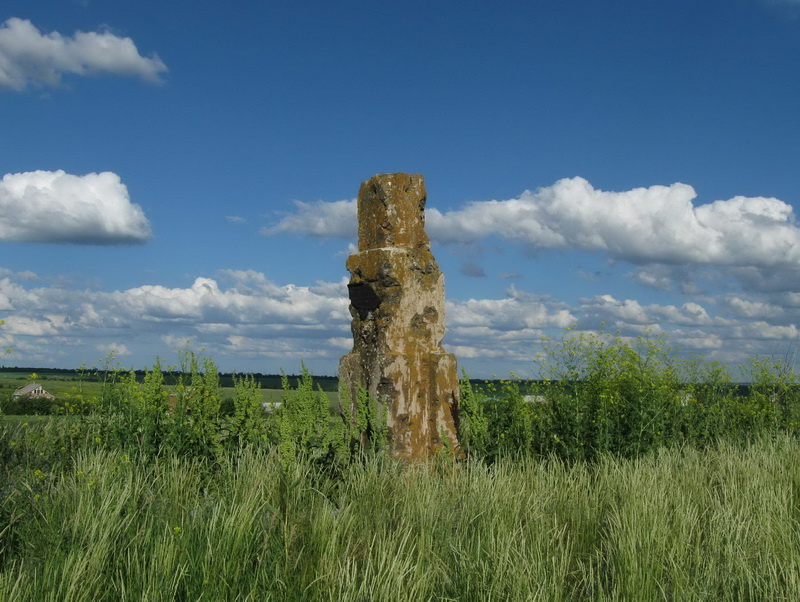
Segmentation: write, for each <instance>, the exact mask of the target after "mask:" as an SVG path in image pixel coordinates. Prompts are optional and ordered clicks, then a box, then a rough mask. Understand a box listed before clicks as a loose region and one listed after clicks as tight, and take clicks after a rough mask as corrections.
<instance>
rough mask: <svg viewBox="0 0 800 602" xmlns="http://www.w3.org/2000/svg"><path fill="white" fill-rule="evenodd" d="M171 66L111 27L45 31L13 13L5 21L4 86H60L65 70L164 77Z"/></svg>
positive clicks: (0, 58)
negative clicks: (145, 53) (70, 33)
mask: <svg viewBox="0 0 800 602" xmlns="http://www.w3.org/2000/svg"><path fill="white" fill-rule="evenodd" d="M165 71H167V66H166V65H165V64H164V62H163V61H162V60H161V59H160V58H159V57H158V55H156V54H153V55H152V56H150V57H144V56H142V55H141V54H139V51H138V49H137V48H136V45H135V44H134V43H133V40H131V39H130V38H123V37H119V36H116V35H114V34H113V33H111V32H109V31H100V32H95V31H89V32H84V31H76V32H75V34H74V35H73V36H71V37H70V36H63V35H61V34H60V33H58V32H55V31H54V32H51V33H46V34H43V33H42V32H40V31H39V30H38V29H37V28H36V27H35V26H34V25H33V23H31V22H30V21H28V20H27V19H19V18H16V17H12V18H10V19H8V20H7V21H6V22H5V23H3V25H2V26H0V88H3V87H5V88H10V89H12V90H17V91H20V90H24V89H26V88H27V87H28V86H29V85H31V84H36V85H48V86H57V85H59V84H60V83H61V76H62V74H65V73H69V74H74V75H88V74H93V73H98V74H116V75H133V76H138V77H140V78H142V79H144V80H146V81H150V82H158V81H160V74H161V73H163V72H165Z"/></svg>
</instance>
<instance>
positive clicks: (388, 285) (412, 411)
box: [339, 173, 459, 459]
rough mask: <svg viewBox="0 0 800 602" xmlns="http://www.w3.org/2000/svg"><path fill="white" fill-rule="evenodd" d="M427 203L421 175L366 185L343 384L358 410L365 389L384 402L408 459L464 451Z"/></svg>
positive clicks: (393, 440)
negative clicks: (445, 345) (460, 448)
mask: <svg viewBox="0 0 800 602" xmlns="http://www.w3.org/2000/svg"><path fill="white" fill-rule="evenodd" d="M425 200H426V193H425V183H424V180H423V178H422V176H421V175H414V174H404V173H396V174H382V175H377V176H373V177H372V178H370V179H369V180H367V181H365V182H363V183H362V184H361V190H360V191H359V193H358V252H357V253H354V254H353V255H351V256H350V257H349V258H348V259H347V269H348V270H349V272H350V284H348V289H349V293H350V314H351V315H352V317H353V321H352V331H353V351H352V352H350V353H348V354H347V355H345V356H344V357H343V358H342V359H341V363H340V366H339V377H340V380H341V382H342V383H343V384H344V386H345V389H346V391H347V392H348V394H349V395H350V397H351V399H350V403H351V404H354V403H355V398H356V395H357V392H358V390H359V388H362V389H365V390H366V391H367V392H368V393H369V394H370V395H371V396H372V398H373V399H374V400H376V401H377V403H378V404H379V406H380V407H381V408H382V409H383V410H384V414H385V417H386V422H387V426H388V430H389V445H390V447H391V449H392V452H393V454H394V455H395V456H396V457H398V458H404V459H423V458H426V457H428V456H429V455H430V454H431V453H433V452H435V451H437V450H438V449H441V448H442V447H444V446H447V445H449V446H452V447H453V448H454V449H455V450H457V449H458V438H457V434H456V426H455V423H454V415H455V413H456V408H457V404H458V399H459V388H458V374H457V371H456V358H455V356H454V355H452V354H450V353H445V351H444V349H443V348H442V345H441V342H442V337H443V336H444V329H445V325H444V276H443V275H442V272H441V271H440V270H439V266H438V265H437V263H436V259H435V258H434V256H433V253H431V248H430V241H429V239H428V235H427V234H426V233H425V213H424V210H425ZM342 403H346V401H345V400H342Z"/></svg>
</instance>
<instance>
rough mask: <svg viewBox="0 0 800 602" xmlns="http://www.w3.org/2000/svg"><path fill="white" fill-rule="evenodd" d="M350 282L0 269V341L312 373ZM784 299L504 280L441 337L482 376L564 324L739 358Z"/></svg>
mask: <svg viewBox="0 0 800 602" xmlns="http://www.w3.org/2000/svg"><path fill="white" fill-rule="evenodd" d="M346 282H347V280H346V279H345V278H343V279H341V280H340V281H338V282H317V283H316V284H315V285H314V286H296V285H293V284H289V285H282V286H281V285H277V284H275V283H274V282H272V281H271V280H270V279H269V278H268V277H267V276H266V275H265V274H263V273H261V272H257V271H254V270H224V271H221V272H220V273H219V274H218V275H217V276H216V277H215V278H206V277H198V278H196V279H195V280H194V282H193V283H192V284H191V285H190V286H188V287H186V288H180V287H164V286H155V285H144V286H139V287H135V288H132V289H127V290H122V291H113V292H105V291H91V290H76V289H71V288H64V287H62V286H58V285H52V284H50V285H48V284H45V283H42V282H41V281H40V279H39V277H38V276H37V275H36V274H32V273H15V272H13V271H11V270H8V269H4V268H0V311H2V312H4V313H5V315H6V318H5V319H6V324H5V326H4V327H3V329H2V330H0V346H2V347H13V348H14V349H15V352H16V353H18V354H19V355H22V356H24V357H26V358H29V360H30V361H32V362H35V361H37V360H40V361H42V360H44V358H53V357H54V355H55V357H56V358H58V357H60V358H62V362H68V361H69V358H70V357H72V356H74V355H80V354H85V353H86V351H85V349H86V348H89V349H92V350H96V352H98V355H99V354H100V353H107V352H109V351H110V350H112V349H113V350H114V351H116V355H117V356H126V355H133V354H137V355H141V353H142V350H146V349H150V348H152V346H153V340H158V341H160V344H161V345H163V346H165V347H166V348H168V349H169V350H171V351H174V350H176V349H178V348H181V347H183V346H184V345H186V343H187V342H188V343H189V344H190V346H192V347H193V348H205V349H210V350H213V355H214V357H215V358H216V359H218V360H220V361H222V362H223V363H224V364H227V365H228V366H229V367H230V366H231V365H232V366H233V369H237V370H242V369H243V367H242V364H243V363H245V364H247V363H249V362H252V361H263V360H264V359H272V360H273V361H281V362H289V363H290V364H291V365H290V366H287V368H289V369H292V368H296V367H297V366H298V365H299V362H300V361H301V360H302V361H305V362H307V363H308V364H309V365H310V366H312V367H316V368H317V370H318V373H331V367H332V366H335V365H336V362H337V361H338V358H339V357H340V356H341V355H343V354H344V353H345V352H346V351H347V350H348V349H349V348H350V346H351V345H352V339H351V336H350V329H349V326H350V315H349V312H348V301H347V293H346ZM781 303H782V305H781V306H780V308H778V307H777V306H774V305H770V304H769V303H766V302H763V301H754V300H750V299H747V298H746V297H742V296H737V295H732V294H729V295H725V296H722V297H720V298H719V299H717V300H714V301H712V300H708V301H707V302H706V303H705V304H704V305H701V304H700V303H696V302H687V303H684V304H682V305H672V304H659V303H650V304H643V303H641V302H639V301H637V300H635V299H618V298H616V297H614V296H612V295H610V294H605V295H596V296H594V297H587V298H582V299H580V300H579V302H578V303H576V304H574V305H569V304H566V303H564V302H562V301H559V300H557V299H554V298H552V297H551V296H549V295H533V294H529V293H526V292H523V291H520V290H518V289H517V288H516V287H515V286H513V285H512V286H510V287H509V288H508V289H507V290H506V291H505V294H504V295H503V296H502V297H501V298H493V299H485V298H484V299H481V298H469V299H466V300H458V299H448V301H447V335H446V337H445V341H444V342H445V345H446V347H447V348H448V349H449V350H451V351H453V352H454V353H456V354H457V355H458V356H459V357H460V358H462V359H463V360H465V361H466V362H469V361H470V360H479V361H480V365H481V366H483V369H482V370H481V373H482V374H483V373H485V372H486V369H487V367H488V366H495V367H496V366H504V367H505V370H508V369H514V370H520V369H522V370H527V369H530V368H532V358H533V355H534V354H533V353H532V351H533V349H534V347H535V346H536V345H537V344H539V343H541V339H542V337H543V336H548V335H549V334H552V333H553V332H564V331H565V329H567V328H569V327H574V328H575V329H576V330H578V331H591V330H597V329H602V328H611V329H616V330H619V331H620V333H621V334H622V335H623V336H636V335H639V334H647V333H649V334H652V335H659V334H669V335H670V342H671V343H674V344H677V345H680V346H685V347H686V348H687V349H692V350H695V351H697V350H700V351H704V352H710V353H713V354H714V356H715V357H716V358H717V359H720V360H723V361H731V362H734V363H736V362H741V361H742V360H744V359H746V358H748V357H752V355H753V354H755V353H758V352H760V351H763V350H764V349H765V348H767V349H769V347H770V346H775V345H780V344H782V342H784V341H787V340H795V339H797V338H798V337H800V329H798V328H797V327H796V326H795V321H796V318H797V315H798V312H800V295H796V296H795V298H794V299H790V298H788V297H784V298H782V299H781ZM778 309H779V311H778ZM604 324H605V325H606V326H603V325H604ZM154 359H155V357H153V356H150V357H149V360H150V361H152V360H154ZM229 369H230V368H229ZM485 375H488V374H485Z"/></svg>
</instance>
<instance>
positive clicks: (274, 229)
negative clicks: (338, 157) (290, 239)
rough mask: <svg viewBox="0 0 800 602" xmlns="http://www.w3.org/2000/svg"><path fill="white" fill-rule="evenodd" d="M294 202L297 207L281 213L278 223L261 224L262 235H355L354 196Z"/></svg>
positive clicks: (349, 236) (355, 207)
mask: <svg viewBox="0 0 800 602" xmlns="http://www.w3.org/2000/svg"><path fill="white" fill-rule="evenodd" d="M294 206H295V207H296V208H297V211H296V213H293V214H290V215H286V216H284V217H283V218H282V219H281V220H280V221H279V222H278V223H277V224H275V225H274V226H271V227H268V228H264V229H263V230H262V231H261V233H262V234H265V235H272V234H285V233H290V234H304V235H306V236H325V237H327V236H333V237H336V238H353V237H355V236H356V233H357V230H358V227H357V226H358V224H357V221H356V220H357V213H358V209H357V207H358V206H357V204H356V199H350V200H343V201H333V202H330V203H327V202H325V201H316V202H313V203H304V202H303V201H295V202H294Z"/></svg>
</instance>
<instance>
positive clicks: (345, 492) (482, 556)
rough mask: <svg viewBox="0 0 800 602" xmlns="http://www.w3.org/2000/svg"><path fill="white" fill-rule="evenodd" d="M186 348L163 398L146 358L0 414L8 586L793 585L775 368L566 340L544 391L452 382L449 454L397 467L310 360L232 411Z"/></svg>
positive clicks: (164, 591)
mask: <svg viewBox="0 0 800 602" xmlns="http://www.w3.org/2000/svg"><path fill="white" fill-rule="evenodd" d="M188 357H189V360H191V361H190V366H191V370H190V371H189V372H188V373H185V379H184V381H183V385H182V389H181V395H180V396H179V398H178V400H177V402H176V401H174V400H170V399H169V397H168V396H167V395H165V390H164V387H165V384H166V385H168V384H169V383H165V382H164V380H163V373H162V372H161V370H158V369H156V370H153V371H151V372H150V373H148V374H147V375H141V378H140V377H139V376H136V377H121V378H120V380H119V381H118V382H117V384H116V387H115V388H113V389H109V390H106V391H105V392H104V393H103V394H102V395H100V398H99V399H98V402H97V403H96V404H92V405H91V406H90V407H89V408H88V409H87V408H84V407H82V406H80V404H78V405H77V406H76V407H77V410H78V412H77V413H76V414H74V415H69V416H57V417H45V418H43V419H39V418H33V417H16V416H15V417H4V418H3V419H2V420H0V600H6V599H8V600H37V601H38V600H42V599H44V600H174V599H178V600H304V601H305V600H311V601H316V600H320V601H322V600H337V601H338V600H344V601H348V600H352V601H359V602H360V601H367V600H369V601H380V600H391V601H403V600H414V601H417V600H463V601H472V600H479V601H483V600H504V601H505V600H547V601H551V600H636V601H639V600H644V601H648V600H670V601H672V600H714V601H716V600H737V601H738V600H794V599H797V592H798V591H800V383H798V380H797V378H796V376H795V375H794V373H792V372H790V371H787V370H785V367H784V366H781V365H776V364H774V363H770V362H767V361H762V360H755V361H754V362H752V363H751V365H750V366H749V373H748V374H749V377H748V378H747V382H748V383H749V385H748V386H747V387H745V388H743V387H739V386H736V385H734V384H733V383H735V382H736V381H733V380H732V379H731V378H730V375H729V373H728V372H727V371H726V370H725V368H724V367H721V366H719V365H718V364H715V363H713V362H710V363H709V362H703V361H694V362H693V363H691V364H685V363H683V362H681V361H679V360H676V359H675V357H674V355H673V354H671V352H670V349H669V348H668V347H667V346H666V345H665V344H664V341H663V340H656V341H652V340H649V339H639V340H637V341H636V342H634V343H630V342H628V341H625V340H622V339H620V338H619V337H609V336H592V337H588V338H586V337H580V338H577V339H572V338H570V339H567V340H566V341H565V342H564V343H563V345H561V346H560V347H558V348H556V349H555V353H554V354H553V356H552V357H553V358H554V359H553V360H552V363H551V364H550V370H551V375H552V377H551V378H549V379H547V380H546V381H543V382H540V383H538V384H537V387H538V388H537V389H535V390H534V391H533V392H534V393H535V394H536V395H537V397H536V401H535V402H531V401H530V398H529V397H528V395H529V393H528V389H525V388H523V387H522V386H521V384H520V383H519V382H517V381H514V380H510V381H501V382H498V383H488V384H487V385H486V387H484V388H483V389H481V388H480V387H475V386H473V384H472V383H470V382H469V381H468V380H467V379H466V378H465V379H464V380H463V381H462V383H461V400H460V404H459V437H460V445H461V450H460V452H459V453H458V454H451V453H449V451H448V450H447V449H442V450H440V453H438V455H435V456H434V457H433V458H432V459H431V460H430V461H429V462H427V463H424V464H402V463H399V462H396V461H393V460H392V459H391V458H390V456H389V455H388V454H385V453H383V451H382V450H385V447H383V446H385V445H386V444H387V442H390V440H389V439H387V423H386V418H385V414H382V413H381V411H380V407H379V405H378V404H377V402H376V401H375V400H374V399H371V398H370V397H369V396H367V395H362V394H359V395H358V396H357V398H356V400H355V402H354V406H353V408H352V413H351V414H350V415H349V419H344V420H343V419H342V416H340V415H337V414H332V413H331V409H332V406H334V405H335V403H334V402H335V398H333V397H332V396H331V395H330V394H324V395H320V394H319V393H318V392H317V390H316V388H315V386H314V384H313V382H312V379H311V377H310V375H308V373H307V372H305V373H304V375H303V377H302V378H301V379H299V380H298V381H297V384H296V386H295V383H292V387H290V388H287V389H286V390H282V391H274V390H273V391H262V390H260V389H259V388H258V387H257V384H258V382H257V381H256V380H254V379H238V380H237V383H236V385H237V386H236V387H235V389H234V390H233V391H232V392H231V394H232V395H233V398H232V399H231V401H230V402H229V403H228V407H227V409H225V411H224V412H223V406H224V405H225V404H224V402H223V398H224V397H225V396H226V392H225V390H224V389H223V390H220V388H219V384H220V381H219V379H218V375H217V371H216V368H215V366H214V365H213V362H211V361H210V360H203V361H202V362H200V361H196V358H195V357H194V356H188ZM15 378H18V377H15ZM25 378H27V377H25ZM42 380H45V379H42ZM8 382H13V380H9V381H8ZM59 382H60V381H58V380H54V385H58V383H59ZM172 382H174V381H172ZM67 384H69V385H70V386H72V383H71V382H68V383H67ZM278 398H279V399H281V400H283V401H284V404H283V407H282V409H281V410H280V411H279V412H275V413H273V414H269V415H268V414H265V413H264V411H263V409H262V407H261V403H262V401H263V400H264V399H267V400H269V401H275V400H277V399H278ZM456 456H457V457H458V458H459V459H458V460H456V459H455V458H456Z"/></svg>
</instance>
